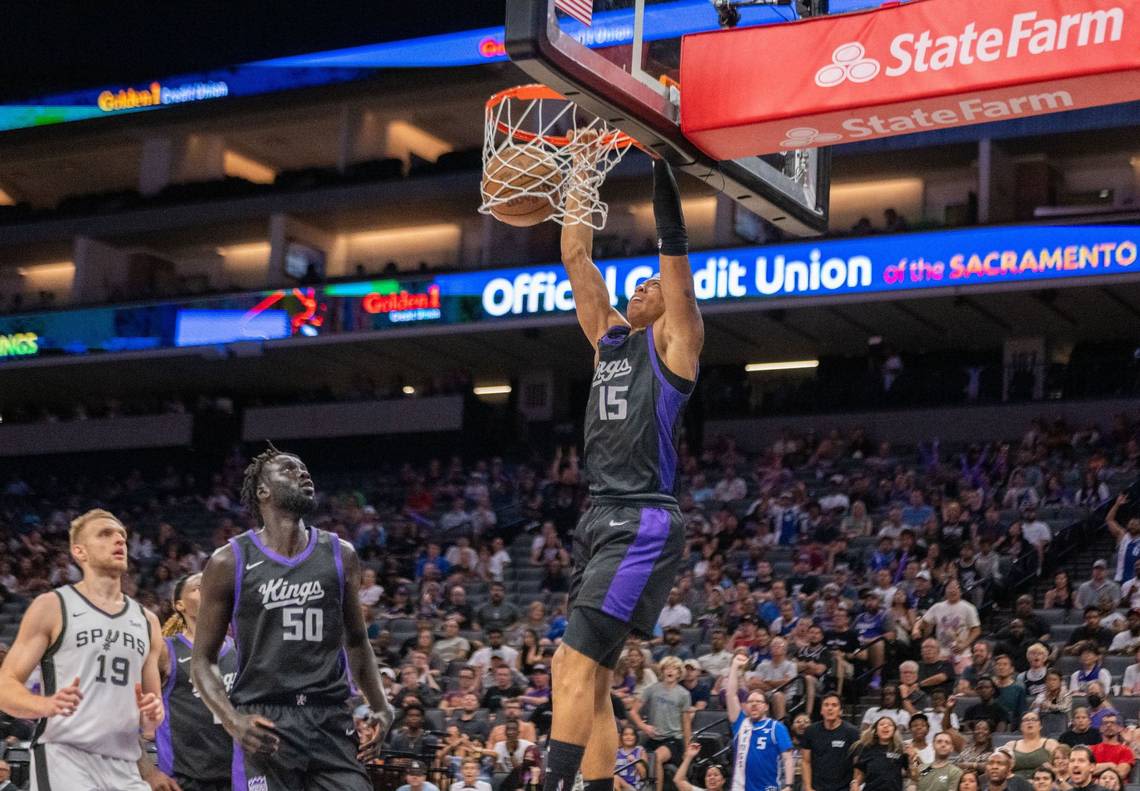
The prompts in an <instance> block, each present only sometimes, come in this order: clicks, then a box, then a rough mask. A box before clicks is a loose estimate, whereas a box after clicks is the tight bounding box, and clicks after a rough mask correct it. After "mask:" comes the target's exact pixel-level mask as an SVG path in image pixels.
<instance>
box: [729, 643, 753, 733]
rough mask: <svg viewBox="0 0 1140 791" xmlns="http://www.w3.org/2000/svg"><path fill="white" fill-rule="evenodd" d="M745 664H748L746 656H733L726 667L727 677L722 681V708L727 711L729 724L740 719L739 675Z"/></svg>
mask: <svg viewBox="0 0 1140 791" xmlns="http://www.w3.org/2000/svg"><path fill="white" fill-rule="evenodd" d="M746 664H748V655H747V654H733V656H732V661H731V662H730V663H729V665H728V671H727V672H728V675H727V676H726V677H725V679H724V707H725V708H726V709H728V721H729V722H730V723H732V722H736V720H737V718H738V717H740V712H741V708H740V697H739V694H738V691H739V690H740V673H741V672H742V671H743V670H744V666H745V665H746Z"/></svg>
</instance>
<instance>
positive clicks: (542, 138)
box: [479, 85, 633, 230]
mask: <svg viewBox="0 0 1140 791" xmlns="http://www.w3.org/2000/svg"><path fill="white" fill-rule="evenodd" d="M485 124H486V125H485V129H484V135H483V186H482V197H483V203H482V205H481V206H480V207H479V211H480V212H482V213H483V214H491V215H495V214H496V211H497V210H498V211H506V210H507V208H508V204H512V205H517V204H518V202H519V199H520V198H524V199H525V198H532V199H535V202H536V203H537V205H538V206H539V208H540V209H541V208H544V207H542V204H541V201H546V202H547V203H548V204H549V207H550V215H549V217H545V218H544V219H550V220H554V221H555V222H557V223H559V224H560V225H561V224H566V223H568V222H569V223H580V224H583V225H589V226H590V227H592V228H594V229H595V230H601V229H602V228H603V227H605V224H606V217H607V214H608V212H609V207H608V206H606V204H605V202H604V201H602V199H601V194H600V190H601V186H602V182H603V181H605V178H606V174H607V173H609V172H610V170H612V169H613V168H614V166H615V165H617V163H618V162H620V161H621V159H622V157H624V156H625V152H626V151H628V150H629V147H630V146H631V145H633V140H632V139H631V138H630V137H629V136H627V135H625V134H624V133H622V132H620V131H618V130H616V129H614V128H612V127H611V126H609V124H607V123H606V122H605V121H604V120H602V119H601V118H597V117H594V116H591V115H590V114H588V113H586V112H585V111H584V110H582V109H581V108H579V107H578V106H577V105H575V104H574V103H573V102H571V101H569V100H567V99H566V98H564V97H563V96H560V95H559V94H557V93H555V92H554V91H552V90H550V89H549V88H546V87H545V86H541V85H528V86H523V87H522V88H516V89H513V90H511V91H505V92H503V93H501V94H497V95H496V96H494V97H492V99H491V100H490V101H488V102H487V111H486V116H485Z"/></svg>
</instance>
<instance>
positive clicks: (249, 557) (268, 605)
mask: <svg viewBox="0 0 1140 791" xmlns="http://www.w3.org/2000/svg"><path fill="white" fill-rule="evenodd" d="M314 495H315V489H314V486H313V479H312V478H311V477H310V476H309V470H308V468H306V467H305V464H304V463H303V462H302V461H301V459H299V458H298V457H297V456H295V455H293V454H291V453H282V452H281V451H278V450H277V449H276V448H273V447H272V446H271V447H270V449H269V450H267V451H265V452H264V453H262V454H261V455H259V456H258V457H257V458H255V459H254V460H253V462H252V463H251V464H250V465H249V467H248V468H247V469H246V473H245V483H244V485H243V487H242V499H243V500H244V501H245V503H246V505H247V506H248V507H249V509H250V511H251V513H253V514H254V515H255V516H256V517H257V518H258V520H259V521H260V522H261V524H262V525H263V527H262V528H261V529H260V530H256V531H252V530H251V531H248V532H246V533H243V534H241V535H240V536H238V537H236V538H232V539H230V541H229V543H228V544H227V545H226V546H224V547H222V548H221V549H219V550H218V551H216V552H215V553H214V555H213V557H212V558H210V562H209V563H208V564H207V566H206V570H205V571H204V572H203V575H202V591H201V606H200V608H199V610H198V630H197V634H196V635H195V638H196V639H195V641H194V653H193V660H192V661H191V666H192V676H193V679H194V684H195V686H196V687H197V688H198V691H199V693H200V694H201V695H202V700H204V701H205V702H206V705H207V706H208V707H209V708H210V710H211V711H212V712H213V713H214V716H216V717H217V718H218V719H219V720H220V721H221V723H222V726H223V727H224V728H225V729H226V731H227V732H228V733H229V734H230V735H231V736H232V737H233V739H234V758H233V787H234V789H235V791H333V790H334V789H335V790H336V791H371V789H372V783H371V781H370V780H369V779H368V776H367V775H366V774H365V771H364V766H363V764H362V763H361V761H369V760H371V759H372V758H374V757H375V755H376V752H377V750H378V749H379V746H380V742H381V741H382V740H383V738H384V735H385V734H386V733H387V730H388V726H389V725H390V724H391V722H392V707H391V706H390V705H389V703H388V700H387V698H386V697H385V695H384V689H383V687H382V686H381V685H380V673H379V671H378V670H377V668H376V658H375V656H374V655H373V653H372V645H371V644H370V643H369V642H368V635H367V632H366V631H365V626H364V619H363V616H362V615H361V612H360V604H359V598H358V592H359V588H360V560H359V559H358V558H357V556H356V552H355V550H354V549H353V548H352V544H349V543H347V542H345V541H341V540H340V539H339V538H338V537H337V536H336V535H335V534H333V533H328V532H326V531H324V530H318V529H316V528H312V527H307V526H306V525H305V522H304V516H305V515H306V514H308V513H310V512H311V511H312V510H313V507H314V505H315V500H314ZM231 621H232V622H233V626H234V643H235V645H236V648H235V653H236V655H237V677H236V678H235V679H234V683H233V688H232V689H231V690H230V693H229V695H228V696H227V694H226V686H225V683H224V680H223V674H224V671H223V670H222V668H221V667H220V666H219V664H218V662H219V656H220V654H221V650H222V646H223V644H224V642H225V637H226V629H227V627H228V626H229V624H230V622H231ZM346 657H347V666H346ZM346 670H347V671H350V672H351V673H352V679H353V681H354V682H355V683H356V684H357V685H358V686H359V687H360V689H361V691H362V692H363V693H364V697H365V698H366V699H367V700H368V703H369V705H370V706H371V708H372V712H373V713H372V718H373V722H375V723H376V724H378V725H379V726H380V727H378V728H377V729H376V732H375V735H374V736H373V738H372V739H371V740H369V741H367V742H365V743H364V744H362V745H360V747H359V750H358V749H357V743H356V728H355V727H354V725H353V720H352V712H351V711H350V710H349V707H348V698H349V682H348V677H347V674H346ZM231 701H232V702H231Z"/></svg>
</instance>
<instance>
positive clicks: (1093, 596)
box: [1076, 559, 1120, 610]
mask: <svg viewBox="0 0 1140 791" xmlns="http://www.w3.org/2000/svg"><path fill="white" fill-rule="evenodd" d="M1105 600H1108V601H1111V602H1112V603H1113V604H1114V605H1115V604H1116V603H1117V602H1118V601H1120V586H1119V585H1117V584H1116V583H1115V582H1113V581H1112V580H1111V579H1109V578H1108V563H1106V562H1105V561H1104V560H1103V559H1101V560H1098V561H1096V562H1095V563H1093V567H1092V579H1090V580H1087V581H1086V582H1082V583H1081V586H1080V587H1079V588H1077V601H1076V605H1077V608H1078V609H1082V610H1083V609H1084V608H1085V607H1097V608H1100V603H1101V602H1102V601H1105Z"/></svg>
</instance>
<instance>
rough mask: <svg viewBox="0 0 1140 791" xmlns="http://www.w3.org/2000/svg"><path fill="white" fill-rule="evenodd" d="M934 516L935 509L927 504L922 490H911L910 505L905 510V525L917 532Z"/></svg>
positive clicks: (903, 515)
mask: <svg viewBox="0 0 1140 791" xmlns="http://www.w3.org/2000/svg"><path fill="white" fill-rule="evenodd" d="M933 515H934V509H933V508H931V507H930V506H929V505H927V504H926V500H925V498H924V497H923V495H922V490H921V489H911V490H910V505H908V506H907V507H906V508H904V509H903V512H902V520H903V524H904V525H907V526H908V527H911V528H914V529H915V530H918V529H921V528H922V526H923V525H925V524H926V520H927V519H929V518H930V517H932V516H933Z"/></svg>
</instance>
